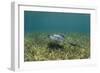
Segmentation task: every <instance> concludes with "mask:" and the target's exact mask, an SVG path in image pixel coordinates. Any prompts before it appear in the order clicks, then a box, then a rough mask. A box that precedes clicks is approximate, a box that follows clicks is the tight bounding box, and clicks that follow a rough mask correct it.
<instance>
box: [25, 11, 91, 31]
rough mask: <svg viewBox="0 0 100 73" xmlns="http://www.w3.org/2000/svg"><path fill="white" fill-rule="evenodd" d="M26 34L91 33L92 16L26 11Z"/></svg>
mask: <svg viewBox="0 0 100 73" xmlns="http://www.w3.org/2000/svg"><path fill="white" fill-rule="evenodd" d="M24 32H25V33H27V32H85V33H90V14H83V13H60V12H59V13H57V12H39V11H24Z"/></svg>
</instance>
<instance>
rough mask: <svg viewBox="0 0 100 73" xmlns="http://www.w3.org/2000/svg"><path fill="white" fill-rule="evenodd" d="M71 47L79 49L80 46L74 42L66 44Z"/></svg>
mask: <svg viewBox="0 0 100 73" xmlns="http://www.w3.org/2000/svg"><path fill="white" fill-rule="evenodd" d="M68 43H69V44H70V45H71V46H77V47H80V45H78V44H77V43H75V42H68Z"/></svg>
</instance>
